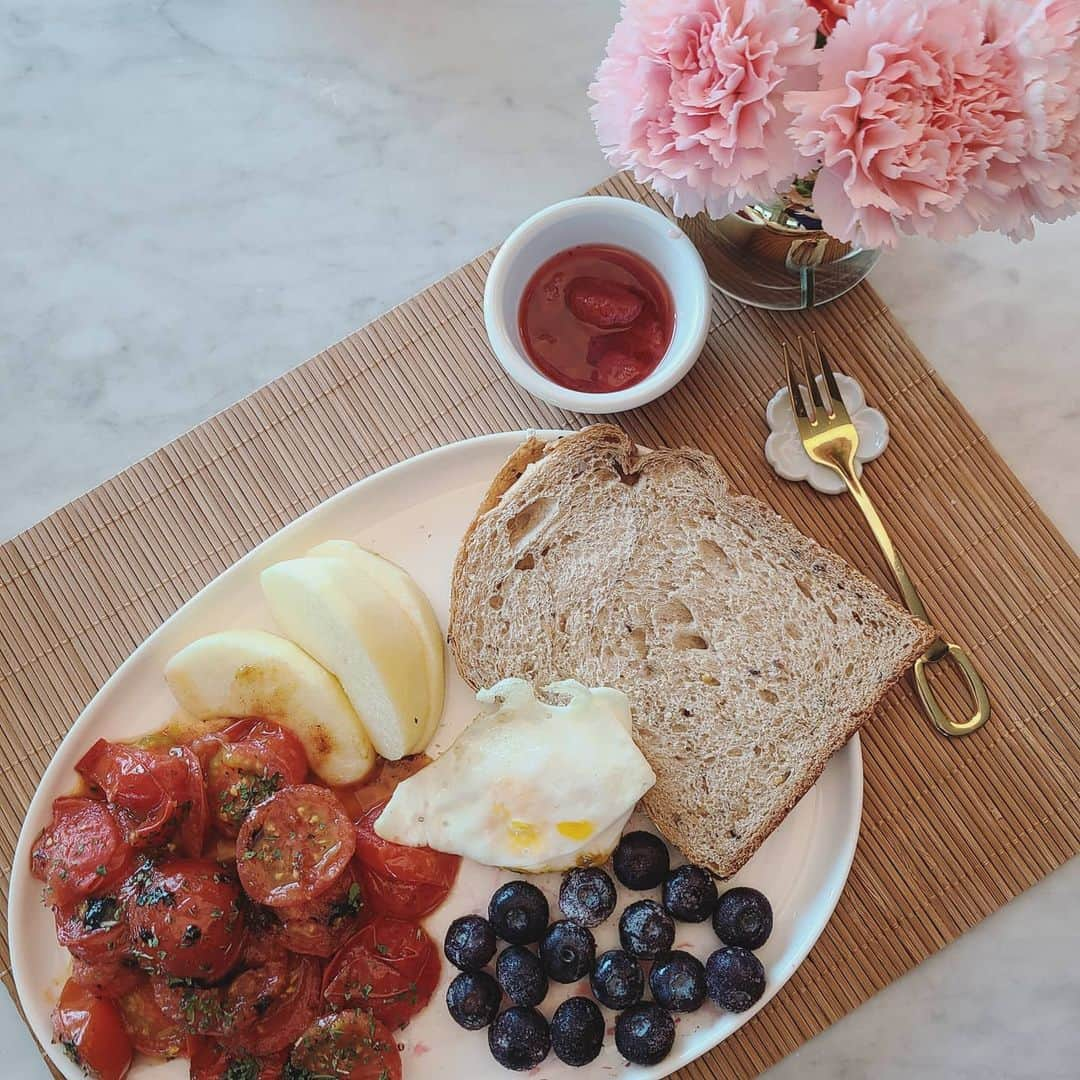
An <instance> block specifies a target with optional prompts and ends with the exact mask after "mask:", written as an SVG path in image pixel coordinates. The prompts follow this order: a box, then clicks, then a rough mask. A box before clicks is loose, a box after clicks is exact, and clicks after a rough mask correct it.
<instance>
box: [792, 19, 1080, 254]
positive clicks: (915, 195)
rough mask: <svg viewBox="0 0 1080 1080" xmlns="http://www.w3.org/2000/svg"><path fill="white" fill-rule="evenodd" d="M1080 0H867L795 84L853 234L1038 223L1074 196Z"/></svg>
mask: <svg viewBox="0 0 1080 1080" xmlns="http://www.w3.org/2000/svg"><path fill="white" fill-rule="evenodd" d="M1077 7H1078V3H1077V0H1036V2H1032V0H976V2H973V3H957V2H956V0H858V2H857V3H855V4H854V6H853V7H852V9H851V10H850V11H849V13H848V16H847V19H846V21H845V22H842V23H840V24H838V25H837V27H836V29H835V31H834V32H833V33H832V34H831V35H830V37H829V39H828V42H827V43H826V45H825V48H824V49H823V50H822V52H821V82H820V87H819V89H817V90H816V91H795V92H792V93H789V94H788V95H787V96H786V97H785V104H786V106H787V107H788V108H789V109H791V110H792V111H793V112H794V113H796V114H797V118H796V120H795V122H794V124H793V125H792V127H791V134H792V136H793V137H794V139H795V141H796V142H797V143H798V145H799V148H800V150H801V151H802V152H803V154H804V155H806V156H807V157H808V158H811V159H813V160H812V161H810V162H807V163H806V168H807V170H809V169H811V168H813V167H814V166H816V165H819V166H820V169H821V171H820V172H819V173H818V176H817V180H816V182H815V185H814V206H815V208H816V210H817V212H818V213H819V215H820V217H821V222H822V225H823V226H824V228H825V229H826V230H827V231H828V232H830V233H831V234H832V235H834V236H837V237H839V238H840V239H843V240H852V241H856V242H859V243H863V244H867V245H870V246H875V247H876V246H882V245H885V246H888V245H892V244H894V243H895V242H896V239H897V236H898V234H900V233H913V234H919V235H924V236H932V237H935V238H938V239H952V238H954V237H957V236H961V235H964V234H967V233H970V232H972V231H974V230H975V229H1000V230H1002V231H1004V232H1009V233H1010V234H1011V235H1014V236H1019V235H1026V234H1028V233H1029V232H1030V228H1031V217H1032V216H1039V217H1044V218H1046V219H1048V220H1049V219H1050V217H1052V216H1053V215H1056V216H1064V215H1065V214H1067V213H1071V212H1072V211H1073V210H1074V209H1075V208H1076V196H1077V176H1078V165H1080V154H1078V147H1080V138H1078V133H1077V121H1076V110H1077V108H1078V105H1077V65H1078V58H1077V40H1076V37H1077V34H1076V24H1077Z"/></svg>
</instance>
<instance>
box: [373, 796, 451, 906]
mask: <svg viewBox="0 0 1080 1080" xmlns="http://www.w3.org/2000/svg"><path fill="white" fill-rule="evenodd" d="M385 805H386V803H376V804H375V805H374V806H372V807H370V808H369V809H368V810H366V811H365V812H364V814H363V816H362V817H361V818H360V820H359V821H358V822H357V823H356V858H357V861H358V862H359V863H360V864H361V866H362V867H363V868H364V877H363V885H364V895H365V896H366V897H367V898H368V900H369V902H370V904H371V906H372V908H373V909H374V910H376V911H381V912H384V913H386V914H388V915H398V916H400V917H401V918H405V919H419V918H421V917H422V916H424V915H427V914H428V913H430V912H432V911H434V910H435V909H436V908H437V907H438V906H439V905H440V904H441V903H442V902H443V901H444V900H445V899H446V897H447V895H448V894H449V892H450V889H451V886H453V884H454V879H455V878H456V877H457V872H458V867H460V865H461V858H460V856H458V855H445V854H443V853H442V852H440V851H432V850H431V848H413V847H406V846H404V845H403V844H394V843H391V842H390V841H389V840H384V839H383V838H382V837H381V836H379V835H378V834H377V833H376V832H375V821H376V819H377V818H378V817H379V815H380V814H381V813H382V812H383V807H384V806H385Z"/></svg>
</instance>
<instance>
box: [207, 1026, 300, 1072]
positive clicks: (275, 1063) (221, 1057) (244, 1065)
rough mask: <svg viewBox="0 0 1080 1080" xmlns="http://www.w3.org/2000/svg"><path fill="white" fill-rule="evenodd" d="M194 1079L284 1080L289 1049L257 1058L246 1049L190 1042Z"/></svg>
mask: <svg viewBox="0 0 1080 1080" xmlns="http://www.w3.org/2000/svg"><path fill="white" fill-rule="evenodd" d="M188 1057H189V1058H191V1080H281V1075H282V1072H283V1070H284V1068H285V1063H286V1062H287V1061H288V1060H289V1053H288V1051H287V1050H282V1051H280V1052H279V1053H277V1054H271V1055H269V1056H266V1057H256V1056H255V1055H254V1054H249V1053H248V1052H247V1051H246V1050H237V1049H236V1048H235V1047H232V1048H230V1047H227V1046H222V1045H221V1044H220V1043H218V1042H215V1041H214V1040H212V1039H200V1038H197V1037H194V1036H193V1037H191V1038H190V1039H188Z"/></svg>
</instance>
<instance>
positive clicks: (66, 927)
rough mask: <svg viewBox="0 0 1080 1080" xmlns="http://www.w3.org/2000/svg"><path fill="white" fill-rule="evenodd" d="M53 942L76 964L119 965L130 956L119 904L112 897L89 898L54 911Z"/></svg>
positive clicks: (129, 945) (126, 932)
mask: <svg viewBox="0 0 1080 1080" xmlns="http://www.w3.org/2000/svg"><path fill="white" fill-rule="evenodd" d="M54 914H55V915H56V940H57V941H58V942H59V943H60V944H61V945H63V946H64V948H66V949H68V950H70V952H71V955H72V956H75V957H78V958H79V959H80V960H85V961H88V962H91V963H93V962H95V961H99V960H116V961H120V960H122V959H123V958H124V957H125V956H128V955H130V953H131V938H130V936H129V934H128V926H127V920H126V918H125V917H124V909H123V904H122V903H121V902H120V900H118V899H117V898H116V897H115V896H91V897H88V898H87V899H85V900H80V901H78V903H76V904H74V905H72V906H70V907H57V908H56V909H55V912H54Z"/></svg>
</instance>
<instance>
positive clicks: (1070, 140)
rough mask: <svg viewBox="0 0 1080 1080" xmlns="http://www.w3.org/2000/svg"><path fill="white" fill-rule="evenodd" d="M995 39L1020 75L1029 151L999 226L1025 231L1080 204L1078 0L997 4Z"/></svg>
mask: <svg viewBox="0 0 1080 1080" xmlns="http://www.w3.org/2000/svg"><path fill="white" fill-rule="evenodd" d="M990 21H991V27H990V30H991V33H992V34H993V36H994V39H995V40H997V41H1001V42H1002V43H1003V44H1004V46H1005V47H1006V48H1008V49H1010V50H1011V51H1012V52H1013V53H1015V55H1016V57H1017V63H1018V64H1020V65H1022V67H1023V70H1024V71H1025V73H1026V78H1025V99H1026V101H1027V104H1028V108H1027V117H1028V124H1029V127H1028V130H1027V155H1026V156H1025V157H1024V158H1023V159H1022V160H1021V161H1019V162H1017V163H1016V164H1015V166H1014V167H1013V168H1014V170H1015V173H1014V176H1015V178H1016V179H1018V180H1019V181H1020V186H1019V188H1014V189H1013V190H1012V191H1010V193H1009V195H1008V197H1007V199H1006V205H1005V207H1004V209H1003V213H1002V219H1003V220H1002V223H1001V225H1000V226H999V227H1000V228H1001V230H1002V232H1008V233H1009V234H1010V235H1011V236H1012V237H1013V239H1023V238H1025V237H1030V236H1031V235H1032V234H1033V232H1034V230H1033V228H1032V224H1031V222H1032V219H1037V220H1039V221H1057V220H1059V219H1060V218H1063V217H1068V216H1069V215H1070V214H1073V213H1075V212H1076V210H1077V208H1078V207H1080V0H1041V2H1035V3H1030V4H1015V3H1013V4H1008V5H1004V4H1001V3H995V4H994V5H993V6H992V8H991V20H990Z"/></svg>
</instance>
